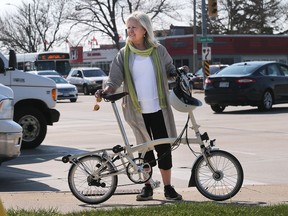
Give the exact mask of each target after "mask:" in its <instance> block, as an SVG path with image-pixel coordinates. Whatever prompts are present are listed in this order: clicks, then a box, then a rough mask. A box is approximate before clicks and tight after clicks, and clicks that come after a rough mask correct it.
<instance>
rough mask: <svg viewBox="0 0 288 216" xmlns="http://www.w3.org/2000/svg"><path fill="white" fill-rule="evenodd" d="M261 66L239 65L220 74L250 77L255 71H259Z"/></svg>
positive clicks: (225, 69)
mask: <svg viewBox="0 0 288 216" xmlns="http://www.w3.org/2000/svg"><path fill="white" fill-rule="evenodd" d="M258 67H259V65H256V64H255V65H254V64H253V65H251V64H237V65H231V66H229V67H226V68H224V69H223V70H221V71H220V72H219V73H218V74H219V75H248V74H251V73H252V72H253V71H255V69H257V68H258Z"/></svg>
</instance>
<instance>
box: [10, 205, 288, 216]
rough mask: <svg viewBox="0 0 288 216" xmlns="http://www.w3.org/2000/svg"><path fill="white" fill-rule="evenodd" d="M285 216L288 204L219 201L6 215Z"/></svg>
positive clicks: (18, 211) (11, 212) (14, 211)
mask: <svg viewBox="0 0 288 216" xmlns="http://www.w3.org/2000/svg"><path fill="white" fill-rule="evenodd" d="M68 215H69V216H95V215H97V216H123V215H125V216H147V215H148V216H176V215H177V216H178V215H180V216H190V215H195V216H225V215H227V216H232V215H233V216H243V215H249V216H263V215H265V216H282V215H283V216H286V215H288V205H271V206H259V205H253V206H252V205H250V206H249V205H239V204H219V203H191V202H189V203H187V202H181V203H173V204H165V205H159V206H153V207H141V208H140V207H139V208H138V207H137V208H113V209H109V210H105V209H102V210H90V211H81V212H71V213H65V214H64V213H60V212H59V211H57V210H54V209H51V210H33V211H27V210H21V209H17V210H14V209H9V210H8V211H7V216H68Z"/></svg>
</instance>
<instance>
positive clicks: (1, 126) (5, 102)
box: [0, 59, 23, 165]
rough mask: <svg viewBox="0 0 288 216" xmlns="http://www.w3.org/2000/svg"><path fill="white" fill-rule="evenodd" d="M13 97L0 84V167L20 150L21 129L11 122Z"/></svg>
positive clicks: (7, 88)
mask: <svg viewBox="0 0 288 216" xmlns="http://www.w3.org/2000/svg"><path fill="white" fill-rule="evenodd" d="M0 60H1V59H0ZM13 97H14V94H13V91H12V89H11V88H9V87H7V86H4V85H2V84H0V165H1V163H2V162H4V161H8V160H12V159H14V158H17V157H18V156H19V155H20V150H21V142H22V135H23V134H22V127H21V126H20V125H19V124H17V123H16V122H15V121H13V111H14V106H13Z"/></svg>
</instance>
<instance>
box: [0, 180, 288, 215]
mask: <svg viewBox="0 0 288 216" xmlns="http://www.w3.org/2000/svg"><path fill="white" fill-rule="evenodd" d="M176 189H177V192H179V193H181V194H182V195H183V199H184V200H185V201H187V202H203V201H205V202H213V201H211V200H208V199H206V198H205V197H203V196H202V195H201V194H200V193H199V192H198V191H197V189H196V188H182V189H181V188H176ZM0 198H1V200H2V202H3V205H4V207H5V208H6V209H10V208H13V209H26V210H28V209H57V210H58V211H59V212H62V213H68V212H72V211H84V210H91V209H101V208H123V207H141V206H154V205H159V204H163V203H169V202H171V201H167V200H166V199H165V198H164V195H163V191H162V189H160V188H158V189H156V190H155V192H154V200H151V201H145V202H139V201H136V199H135V198H136V193H135V191H134V193H133V192H131V191H130V192H129V193H125V192H123V193H118V194H117V195H113V196H112V197H111V198H110V199H109V200H108V201H106V202H104V203H102V204H99V205H88V204H85V203H82V202H80V201H78V200H77V199H76V198H75V197H74V196H73V195H72V194H71V192H15V193H13V192H9V193H0ZM221 203H223V202H221ZM224 203H235V204H242V205H276V204H288V185H257V186H254V185H251V186H244V187H243V188H242V189H241V190H240V192H239V193H238V194H237V195H236V196H235V197H233V198H232V199H231V200H226V201H224Z"/></svg>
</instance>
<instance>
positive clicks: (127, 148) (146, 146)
mask: <svg viewBox="0 0 288 216" xmlns="http://www.w3.org/2000/svg"><path fill="white" fill-rule="evenodd" d="M123 96H125V95H124V94H123V95H122V97H123ZM120 98H121V97H119V98H117V99H116V100H118V99H120ZM116 100H111V101H110V102H111V104H112V108H113V111H114V114H115V117H116V120H117V123H118V126H119V129H120V131H121V134H122V138H123V141H124V146H115V147H114V148H107V149H100V150H96V151H92V152H89V153H82V154H76V155H73V156H71V155H69V156H67V157H68V158H66V160H68V161H70V162H72V163H75V162H76V161H77V158H81V157H84V156H87V155H102V157H104V158H105V156H106V155H107V152H111V151H112V152H113V153H112V154H110V155H107V156H108V157H106V158H105V159H106V160H107V161H106V163H109V162H110V163H112V164H113V162H114V161H113V160H114V159H115V158H117V159H120V160H121V165H120V166H122V168H121V169H119V170H118V169H116V167H115V170H117V171H116V172H114V173H109V174H107V175H119V174H124V173H125V172H126V166H125V164H128V163H130V164H131V165H132V166H133V168H134V170H135V171H136V170H138V169H139V167H138V165H137V164H136V163H135V162H134V159H135V157H134V156H133V153H139V154H141V156H140V158H144V155H145V153H146V152H147V151H149V150H153V149H154V148H155V146H156V145H161V144H167V143H170V144H173V143H175V141H176V140H177V141H178V142H179V143H181V144H199V146H200V149H201V154H200V155H203V156H204V158H205V160H206V162H207V164H208V166H209V168H210V170H211V172H213V173H214V172H215V169H214V168H213V167H212V166H211V164H210V163H209V160H208V159H207V157H206V156H205V152H206V151H207V147H206V146H205V144H204V141H203V140H208V139H209V138H208V135H207V134H205V138H204V139H203V137H202V136H201V134H200V131H199V127H200V126H199V125H198V124H197V123H196V120H195V116H194V114H193V110H191V111H190V112H189V113H188V115H189V119H190V122H191V124H192V127H191V129H192V130H194V132H195V137H194V138H186V137H185V138H182V137H181V138H180V139H179V137H176V138H161V139H157V140H151V141H149V142H145V143H142V144H138V145H130V143H129V141H128V138H127V134H126V131H125V128H124V125H123V122H122V119H121V117H120V114H119V111H118V108H117V105H116ZM195 100H197V99H195ZM199 104H201V102H200V103H199ZM211 142H212V143H211ZM213 145H214V141H210V145H209V146H210V147H211V146H213ZM117 148H119V149H117ZM123 152H126V153H123ZM125 160H126V161H125ZM102 166H105V163H104V164H103V165H102ZM102 166H101V167H102ZM101 167H99V168H98V169H96V170H95V171H94V172H95V173H90V174H91V175H93V176H97V175H96V173H97V170H100V169H101ZM83 170H85V167H84V168H83ZM138 171H139V170H138ZM152 183H153V180H152Z"/></svg>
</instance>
